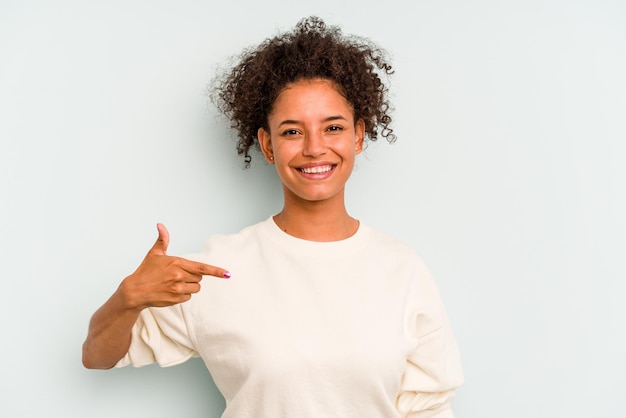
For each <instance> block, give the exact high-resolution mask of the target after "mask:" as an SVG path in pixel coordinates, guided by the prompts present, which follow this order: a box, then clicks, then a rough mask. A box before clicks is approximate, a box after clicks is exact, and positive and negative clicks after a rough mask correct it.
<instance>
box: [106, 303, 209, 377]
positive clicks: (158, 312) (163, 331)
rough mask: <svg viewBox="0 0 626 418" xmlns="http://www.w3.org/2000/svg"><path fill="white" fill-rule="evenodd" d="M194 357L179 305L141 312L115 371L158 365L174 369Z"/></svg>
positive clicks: (193, 350) (194, 352)
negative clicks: (131, 366) (120, 368)
mask: <svg viewBox="0 0 626 418" xmlns="http://www.w3.org/2000/svg"><path fill="white" fill-rule="evenodd" d="M197 356H198V354H197V353H196V351H195V349H194V345H193V343H192V341H191V338H190V336H189V332H188V329H187V325H186V323H185V318H184V314H183V309H182V305H180V304H178V305H174V306H168V307H163V308H147V309H144V310H143V311H142V312H141V314H140V315H139V318H138V319H137V322H136V323H135V325H134V326H133V329H132V339H131V343H130V347H129V349H128V352H127V353H126V355H125V356H124V357H123V358H122V359H121V360H120V361H119V362H118V363H117V364H116V366H115V367H124V366H127V365H129V364H132V365H133V366H135V367H141V366H146V365H148V364H152V363H158V364H159V365H160V366H161V367H169V366H175V365H177V364H180V363H183V362H185V361H187V360H188V359H190V358H191V357H197Z"/></svg>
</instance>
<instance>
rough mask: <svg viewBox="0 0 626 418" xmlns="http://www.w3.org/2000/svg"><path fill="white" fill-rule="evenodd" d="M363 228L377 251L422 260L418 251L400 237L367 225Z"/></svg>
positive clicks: (401, 257) (406, 258) (397, 256)
mask: <svg viewBox="0 0 626 418" xmlns="http://www.w3.org/2000/svg"><path fill="white" fill-rule="evenodd" d="M363 228H364V229H365V230H366V232H367V237H368V241H369V245H370V247H371V248H372V249H374V250H375V251H377V252H380V253H381V254H384V255H388V256H390V257H393V258H400V259H405V260H412V261H418V260H419V261H421V260H420V257H419V255H418V253H417V251H416V250H415V249H414V248H413V247H411V246H410V245H409V244H407V243H406V242H404V241H402V240H400V239H399V238H397V237H395V236H393V235H391V234H389V233H387V232H383V231H381V230H378V229H376V228H373V227H370V226H367V225H364V226H363Z"/></svg>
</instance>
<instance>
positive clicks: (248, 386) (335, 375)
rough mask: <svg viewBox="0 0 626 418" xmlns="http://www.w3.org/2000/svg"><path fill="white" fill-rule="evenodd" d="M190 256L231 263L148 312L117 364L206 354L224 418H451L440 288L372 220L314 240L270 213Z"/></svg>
mask: <svg viewBox="0 0 626 418" xmlns="http://www.w3.org/2000/svg"><path fill="white" fill-rule="evenodd" d="M187 258H189V259H193V260H197V261H202V262H206V263H208V264H213V265H217V266H220V267H224V268H226V269H228V270H229V271H230V272H231V274H232V277H231V278H230V279H228V280H223V279H217V278H214V277H210V276H207V277H204V278H203V280H202V282H201V283H202V290H201V291H200V292H199V293H197V294H195V295H194V296H193V297H192V298H191V300H189V301H188V302H185V303H183V304H179V305H175V306H171V307H167V308H149V309H145V310H144V311H143V312H142V313H141V316H140V318H139V320H138V321H137V323H136V325H135V327H134V329H133V338H132V343H131V347H130V349H129V352H128V353H127V355H126V356H125V357H124V358H123V359H122V360H120V362H119V363H118V365H117V367H122V366H126V365H128V364H133V365H134V366H137V367H139V366H143V365H146V364H150V363H153V362H155V361H156V362H158V363H159V364H160V365H161V366H173V365H176V364H180V363H182V362H184V361H185V360H187V359H189V358H190V357H195V356H200V357H201V358H202V359H203V360H204V362H205V363H206V365H207V368H208V370H209V371H210V373H211V376H212V377H213V380H214V381H215V384H216V386H217V387H218V389H219V390H220V391H221V393H222V395H223V396H224V398H225V400H226V410H225V412H224V414H223V417H224V418H248V417H250V418H251V417H257V418H258V417H267V418H282V417H285V418H287V417H288V418H308V417H310V418H322V417H324V418H326V417H342V418H343V417H345V418H348V417H350V418H370V417H371V418H378V417H380V418H383V417H384V418H391V417H411V418H433V417H437V418H452V417H453V414H452V411H451V409H450V404H449V400H450V398H451V397H452V396H453V394H454V389H455V388H457V387H458V386H460V385H461V384H462V382H463V372H462V369H461V363H460V357H459V353H458V349H457V344H456V341H455V339H454V336H453V334H452V332H451V328H450V326H449V324H448V321H447V319H446V314H445V310H444V307H443V305H442V303H441V300H440V297H439V294H438V291H437V288H436V285H435V283H434V281H433V280H432V278H431V276H430V274H429V272H428V271H427V269H426V267H425V266H424V264H423V263H422V262H421V260H420V259H419V257H418V256H417V254H416V253H415V251H413V250H412V249H411V248H409V247H408V246H406V245H405V244H403V243H401V242H399V241H398V240H396V239H393V238H391V237H389V236H387V235H385V234H382V233H380V232H378V231H376V230H374V229H372V228H369V227H367V226H365V225H361V226H360V227H359V230H358V231H357V233H356V234H355V235H353V236H352V237H350V238H348V239H345V240H341V241H334V242H313V241H306V240H302V239H298V238H295V237H293V236H290V235H288V234H286V233H285V232H283V231H282V230H280V229H279V228H278V226H277V225H276V224H275V223H274V221H273V219H272V218H269V219H267V220H266V221H264V222H260V223H258V224H256V225H253V226H250V227H248V228H246V229H244V230H243V231H241V232H240V233H238V234H233V235H217V236H213V237H211V238H210V239H209V240H208V241H207V243H206V245H205V246H204V248H203V250H202V252H201V253H200V254H195V255H193V256H188V257H187Z"/></svg>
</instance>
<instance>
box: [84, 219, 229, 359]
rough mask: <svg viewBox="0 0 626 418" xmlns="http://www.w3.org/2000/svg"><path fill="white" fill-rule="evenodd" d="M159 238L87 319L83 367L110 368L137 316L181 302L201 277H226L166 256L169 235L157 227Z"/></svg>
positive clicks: (222, 272)
mask: <svg viewBox="0 0 626 418" xmlns="http://www.w3.org/2000/svg"><path fill="white" fill-rule="evenodd" d="M157 229H158V231H159V237H158V239H157V241H156V242H155V244H154V245H153V246H152V248H151V249H150V251H148V254H147V255H146V257H145V258H144V260H143V262H142V263H141V265H140V266H139V267H138V268H137V270H136V271H135V272H134V273H133V274H131V275H130V276H128V277H127V278H125V279H124V280H123V281H122V283H121V284H120V286H119V287H118V288H117V290H116V291H115V293H113V295H112V296H111V297H110V298H109V299H108V300H107V301H106V302H105V303H104V305H102V307H100V309H98V310H97V311H96V312H95V313H94V315H93V316H92V317H91V321H90V322H89V331H88V333H87V338H86V340H85V342H84V343H83V365H84V366H85V367H86V368H88V369H110V368H112V367H113V366H115V364H116V363H117V362H118V361H119V360H120V359H121V358H122V357H124V355H125V354H126V352H127V351H128V348H129V346H130V340H131V331H132V328H133V325H134V324H135V322H136V321H137V318H138V317H139V314H140V313H141V311H142V310H143V309H145V308H148V307H152V306H170V305H176V304H177V303H181V302H185V301H187V300H189V299H190V298H191V295H192V294H194V293H197V292H199V291H200V281H201V280H202V276H206V275H210V276H215V277H220V278H229V277H230V273H228V271H226V270H224V269H222V268H219V267H214V266H211V265H208V264H204V263H199V262H195V261H190V260H186V259H184V258H180V257H172V256H168V255H167V247H168V245H169V233H168V232H167V229H166V228H165V226H164V225H162V224H158V225H157Z"/></svg>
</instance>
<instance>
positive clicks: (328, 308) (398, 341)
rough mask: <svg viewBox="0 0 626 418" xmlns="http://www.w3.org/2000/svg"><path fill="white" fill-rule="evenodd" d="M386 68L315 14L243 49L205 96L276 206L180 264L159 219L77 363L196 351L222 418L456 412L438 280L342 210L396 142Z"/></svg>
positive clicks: (457, 370) (441, 416)
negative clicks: (361, 167) (356, 172)
mask: <svg viewBox="0 0 626 418" xmlns="http://www.w3.org/2000/svg"><path fill="white" fill-rule="evenodd" d="M390 73H391V66H389V65H388V64H387V62H386V60H385V59H384V53H383V51H382V50H380V49H379V48H378V47H377V46H375V45H374V44H372V43H371V42H369V41H368V40H365V39H362V38H356V37H348V36H344V35H343V34H342V33H341V31H340V30H339V29H338V28H336V27H327V26H326V25H325V24H324V22H323V21H321V20H320V19H318V18H315V17H312V18H308V19H304V20H302V21H301V22H299V23H298V25H297V26H296V28H295V29H294V30H293V31H291V32H287V33H284V34H281V35H278V36H276V37H274V38H272V39H268V40H266V41H265V42H263V43H262V44H260V45H259V46H258V47H257V48H256V49H254V50H247V51H245V52H244V53H243V54H242V56H241V57H240V61H239V64H238V65H236V66H235V67H234V68H232V69H231V70H229V71H228V72H226V73H225V74H223V75H221V76H220V77H219V78H217V79H216V82H215V84H214V95H213V99H214V101H215V103H216V104H217V106H218V108H219V109H220V110H222V111H223V112H224V113H225V114H226V115H227V116H229V117H230V119H231V121H232V126H233V128H235V129H236V131H237V132H238V135H239V142H238V151H239V153H240V154H242V155H243V156H245V158H246V162H247V163H250V161H251V158H252V157H251V155H250V151H251V150H252V148H255V147H258V149H260V150H261V152H262V156H263V157H264V158H265V160H266V161H267V162H268V163H269V164H274V165H275V167H276V171H277V173H278V176H279V177H280V180H281V183H282V187H283V193H284V206H283V209H282V211H281V212H279V213H278V214H276V215H274V216H270V217H268V219H267V220H265V221H264V222H260V223H258V224H256V225H252V226H250V227H247V228H245V229H244V230H242V231H241V232H239V233H237V234H232V235H220V236H213V237H211V238H209V240H208V241H207V243H206V245H205V247H204V248H203V249H202V251H201V252H200V253H199V254H196V255H193V256H189V257H187V258H178V257H172V256H169V255H167V246H168V242H169V236H168V233H167V230H166V229H165V227H164V226H163V225H160V224H159V225H158V226H157V227H158V233H159V237H158V240H157V242H156V243H155V244H154V246H153V247H152V249H150V251H149V252H148V254H147V256H146V258H145V259H144V261H143V262H142V264H141V265H140V266H139V268H138V269H137V270H136V271H135V272H134V273H133V274H131V275H130V276H128V277H127V278H126V279H124V280H123V281H122V283H121V285H120V286H119V288H118V290H117V291H116V292H115V293H114V294H113V295H112V296H111V298H110V299H109V300H108V301H107V302H106V303H105V304H104V305H103V306H102V307H101V308H100V309H99V310H98V311H97V312H96V313H95V314H94V316H93V318H92V320H91V322H90V327H89V333H88V336H87V339H86V341H85V343H84V346H83V363H84V365H85V366H86V367H88V368H103V369H106V368H111V367H114V366H118V367H121V366H125V365H128V364H133V365H135V366H142V365H146V364H150V363H153V362H158V363H159V364H160V365H162V366H171V365H175V364H179V363H182V362H184V361H185V360H187V359H189V358H190V357H194V356H200V357H201V358H202V359H203V360H204V362H205V363H206V365H207V367H208V369H209V371H210V372H211V375H212V377H213V379H214V381H215V383H216V385H217V387H218V388H219V390H220V391H221V392H222V394H223V395H224V398H225V399H226V410H225V412H224V415H223V416H224V417H236V418H245V417H271V418H279V417H297V418H306V417H315V418H319V417H358V418H363V417H413V418H416V417H437V418H449V417H452V416H453V414H452V411H451V408H450V402H449V401H450V399H451V398H452V396H453V394H454V390H455V389H456V388H457V387H458V386H459V385H461V383H462V381H463V374H462V370H461V366H460V360H459V354H458V350H457V345H456V342H455V339H454V337H453V335H452V332H451V328H450V325H449V324H448V321H447V319H446V315H445V310H444V307H443V305H442V303H441V300H440V297H439V295H438V292H437V288H436V285H435V283H434V282H433V280H432V278H431V276H430V274H429V273H428V270H427V269H426V267H425V266H424V264H423V263H422V261H421V260H420V259H419V257H418V256H417V254H416V253H415V252H414V251H413V250H412V249H411V248H409V247H408V246H406V245H405V244H403V243H401V242H399V241H397V240H396V239H394V238H391V237H389V236H387V235H386V234H383V233H381V232H379V231H376V230H374V229H372V228H369V227H368V226H366V225H363V224H361V223H360V222H359V221H358V220H357V219H354V218H353V217H351V216H350V215H349V213H348V212H347V210H346V207H345V201H344V189H345V185H346V182H347V180H348V178H349V177H350V174H351V172H352V169H353V167H354V161H355V158H356V156H357V155H358V154H359V153H360V152H361V150H362V148H363V145H364V141H366V139H369V140H375V139H376V138H377V136H378V135H379V134H380V135H382V136H383V137H386V138H387V139H389V140H393V139H394V138H393V134H392V131H391V129H390V128H389V123H390V121H391V118H390V116H389V115H388V109H389V103H388V101H387V87H386V86H385V84H384V83H383V82H382V80H381V77H382V76H385V75H386V74H390ZM216 266H220V267H216ZM223 267H224V268H223ZM225 268H228V270H226V269H225ZM203 276H214V277H210V278H205V279H204V280H202V279H203ZM201 281H202V285H201V284H200V282H201Z"/></svg>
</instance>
